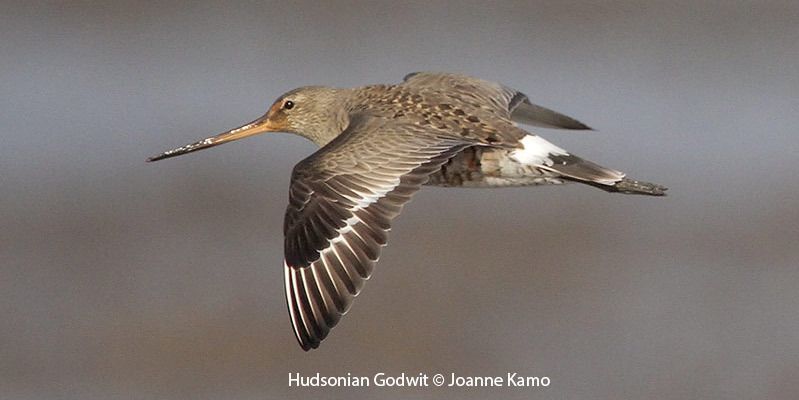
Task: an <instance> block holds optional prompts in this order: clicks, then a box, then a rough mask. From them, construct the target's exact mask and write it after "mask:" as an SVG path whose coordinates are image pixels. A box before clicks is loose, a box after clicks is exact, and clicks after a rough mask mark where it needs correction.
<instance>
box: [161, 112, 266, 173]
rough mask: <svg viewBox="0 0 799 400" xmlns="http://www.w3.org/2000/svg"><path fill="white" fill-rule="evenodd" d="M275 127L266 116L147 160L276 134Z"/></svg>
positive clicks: (175, 155)
mask: <svg viewBox="0 0 799 400" xmlns="http://www.w3.org/2000/svg"><path fill="white" fill-rule="evenodd" d="M275 128H276V127H274V126H273V124H272V123H271V122H270V121H269V119H268V118H267V116H266V115H264V116H263V117H261V118H258V119H256V120H255V121H252V122H250V123H249V124H246V125H243V126H240V127H238V128H236V129H231V130H229V131H227V132H222V133H220V134H218V135H216V136H211V137H209V138H206V139H203V140H200V141H198V142H194V143H190V144H187V145H185V146H182V147H178V148H176V149H172V150H168V151H165V152H163V153H161V154H159V155H157V156H153V157H150V158H148V159H147V162H153V161H158V160H163V159H165V158H171V157H177V156H180V155H183V154H186V153H191V152H192V151H197V150H203V149H207V148H209V147H214V146H218V145H220V144H222V143H227V142H232V141H234V140H238V139H241V138H245V137H247V136H252V135H257V134H259V133H264V132H274V131H276V130H277V129H275Z"/></svg>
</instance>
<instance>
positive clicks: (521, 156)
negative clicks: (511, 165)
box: [511, 135, 569, 166]
mask: <svg viewBox="0 0 799 400" xmlns="http://www.w3.org/2000/svg"><path fill="white" fill-rule="evenodd" d="M521 142H522V145H523V146H524V148H523V149H520V150H516V151H514V152H513V154H511V156H512V157H513V158H514V159H516V161H518V162H520V163H522V164H534V165H547V166H550V165H552V160H551V159H550V158H549V155H550V154H552V155H556V156H564V155H567V154H569V152H568V151H566V150H563V149H561V148H560V147H558V146H555V145H554V144H552V143H549V142H548V141H546V139H544V138H542V137H540V136H536V135H527V136H525V137H524V139H522V140H521Z"/></svg>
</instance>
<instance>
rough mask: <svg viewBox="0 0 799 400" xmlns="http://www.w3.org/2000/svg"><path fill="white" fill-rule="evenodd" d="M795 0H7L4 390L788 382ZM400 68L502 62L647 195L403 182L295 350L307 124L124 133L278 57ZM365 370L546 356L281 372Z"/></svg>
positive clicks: (308, 67)
mask: <svg viewBox="0 0 799 400" xmlns="http://www.w3.org/2000/svg"><path fill="white" fill-rule="evenodd" d="M797 21H799V3H797V2H795V1H715V2H708V1H700V2H697V1H648V2H639V1H557V2H536V1H518V2H483V1H477V2H437V1H434V2H427V1H424V2H344V1H337V2H316V1H307V2H294V1H278V2H249V3H246V2H239V3H235V4H233V3H227V2H209V3H198V2H91V1H72V2H50V3H47V2H18V3H12V2H8V1H5V2H3V12H2V14H0V37H2V41H0V133H2V146H0V187H1V188H2V195H0V227H2V229H0V320H1V321H2V322H1V323H0V398H3V399H41V398H50V399H112V398H124V399H154V398H162V399H178V398H191V399H218V398H226V399H260V398H299V397H307V396H313V397H315V398H341V397H348V398H354V399H359V398H373V397H375V396H380V397H383V398H401V397H406V396H413V397H415V398H448V397H454V398H485V397H486V396H488V395H492V396H494V395H497V396H501V397H504V398H520V399H521V398H530V397H533V398H542V399H550V398H551V399H562V398H569V399H578V398H593V399H619V398H652V399H684V398H725V399H729V398H771V399H795V398H797V397H799V290H797V289H799V247H798V246H797V238H798V237H799V209H798V208H797V203H798V202H799V180H797V177H796V171H797V161H799V160H797V151H799V138H797V134H798V133H797V127H799V113H797V110H799V24H797ZM417 70H444V71H456V72H463V73H468V74H471V75H475V76H479V77H482V78H486V79H492V80H496V81H500V82H503V83H505V84H508V85H510V86H513V87H516V88H519V89H520V90H522V91H524V92H525V93H527V94H528V95H529V96H530V98H531V99H533V101H534V102H536V103H539V104H542V105H544V106H547V107H551V108H554V109H556V110H559V111H562V112H564V113H566V114H568V115H571V116H574V117H576V118H578V119H580V120H581V121H584V122H586V123H587V124H589V125H591V126H592V127H594V128H596V129H597V130H598V132H587V133H579V132H565V131H547V130H538V131H537V132H539V133H541V134H542V135H543V136H545V137H547V138H548V139H550V140H551V141H553V142H555V143H557V144H559V145H561V146H562V147H565V148H567V149H569V150H571V151H573V152H574V153H577V154H579V155H582V156H584V157H586V158H588V159H591V160H593V161H596V162H599V163H601V164H605V165H607V166H610V167H614V168H618V169H620V170H623V171H626V172H628V173H629V174H630V176H631V177H634V178H639V179H643V180H651V181H653V182H658V183H662V184H665V185H666V186H669V187H670V189H671V190H670V191H669V196H668V197H666V198H649V197H640V196H622V195H611V194H607V193H605V192H602V191H599V190H596V189H594V188H590V187H587V186H581V185H571V186H563V187H545V188H519V189H503V190H457V189H442V188H427V189H425V190H423V191H421V192H420V193H419V194H418V195H417V196H416V198H415V200H414V201H413V202H412V203H411V204H410V205H409V206H408V207H406V209H405V212H404V213H403V215H402V216H401V217H400V218H399V219H398V220H397V222H396V224H395V226H394V231H393V233H392V238H391V245H390V246H389V247H388V248H387V249H386V250H385V251H384V253H383V257H382V259H381V262H380V264H379V265H378V268H377V270H376V272H375V275H374V276H373V278H372V279H371V280H370V281H369V283H368V284H367V285H366V287H365V289H364V292H363V293H362V294H361V295H360V296H359V298H358V300H357V301H356V302H355V304H354V306H353V308H352V310H351V311H350V313H349V314H348V315H347V317H346V318H345V319H343V320H342V323H341V324H340V325H339V326H338V327H337V328H336V329H335V330H334V332H333V333H332V335H331V336H330V337H329V338H328V340H326V341H325V342H324V343H323V344H322V346H321V348H320V349H318V350H316V351H312V352H309V353H305V352H302V351H301V350H300V348H299V347H298V346H297V344H296V342H295V339H294V337H293V334H292V331H291V328H290V325H289V321H288V316H287V312H286V306H285V300H284V297H283V276H282V240H283V239H282V219H283V212H284V210H285V206H286V201H287V187H288V180H289V175H290V172H291V169H292V167H293V166H294V164H295V163H296V162H297V161H299V160H300V159H302V158H304V157H306V156H307V155H309V154H310V153H311V152H313V151H315V148H314V145H313V144H311V143H310V142H307V141H305V140H303V139H301V138H299V137H293V136H290V135H268V136H261V137H255V138H250V139H247V140H244V141H239V142H236V143H233V144H228V145H225V146H223V147H219V148H215V149H212V150H208V151H203V152H200V153H196V154H192V155H188V156H184V157H180V158H177V159H171V160H166V161H162V162H159V163H156V164H147V163H145V162H144V160H145V158H146V157H148V156H151V155H154V154H156V153H159V152H161V151H163V150H166V149H169V148H172V147H176V146H178V145H183V144H185V143H188V142H190V141H194V140H196V139H200V138H204V137H206V136H209V135H212V134H215V133H218V132H221V131H223V130H227V129H229V128H232V127H235V126H238V125H240V124H242V123H244V122H247V121H250V120H252V119H254V118H255V117H258V116H260V115H261V114H262V113H264V112H265V111H266V109H267V107H268V106H269V105H270V104H271V102H272V101H273V100H274V98H275V97H277V96H278V95H280V94H281V93H283V92H284V91H286V90H289V89H291V88H294V87H297V86H302V85H308V84H326V85H333V86H341V87H349V86H358V85H362V84H367V83H384V82H397V81H399V80H400V79H401V78H402V76H404V75H405V74H406V73H409V72H412V71H417ZM477 233H480V234H481V235H480V236H476V234H477ZM486 235H487V236H488V238H489V239H486ZM381 371H382V372H386V373H388V374H399V373H401V372H406V373H408V374H418V373H419V372H424V373H428V374H433V373H438V372H441V373H449V372H455V373H458V374H463V375H480V376H483V375H504V374H505V373H506V372H519V373H520V374H521V375H532V376H548V377H550V379H551V382H552V383H551V385H550V386H549V387H548V388H541V389H507V388H501V389H497V388H493V389H478V390H467V389H451V388H450V389H447V388H441V389H435V388H427V389H407V388H406V389H385V388H375V387H371V388H365V389H346V388H345V389H340V388H339V389H313V388H289V387H288V374H289V373H290V372H299V373H302V374H304V375H312V374H315V373H317V372H319V373H321V374H322V375H332V376H340V375H346V373H351V374H353V375H366V376H372V375H374V374H375V373H377V372H381Z"/></svg>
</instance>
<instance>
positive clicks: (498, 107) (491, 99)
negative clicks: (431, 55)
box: [404, 72, 591, 130]
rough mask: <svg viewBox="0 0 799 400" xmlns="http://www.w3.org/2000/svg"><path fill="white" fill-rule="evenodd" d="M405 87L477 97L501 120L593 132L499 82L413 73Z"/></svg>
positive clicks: (461, 76)
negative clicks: (440, 90) (456, 92)
mask: <svg viewBox="0 0 799 400" xmlns="http://www.w3.org/2000/svg"><path fill="white" fill-rule="evenodd" d="M404 81H405V84H406V85H411V86H420V87H427V86H432V87H436V86H438V87H445V88H452V89H456V90H457V91H460V92H463V93H465V94H468V95H471V96H474V97H477V100H479V101H480V103H482V104H491V105H493V106H494V107H495V111H497V112H498V113H499V114H500V115H501V116H503V117H505V118H509V119H511V120H513V121H516V122H519V123H523V124H527V125H532V126H538V127H543V128H556V129H572V130H586V129H588V130H590V129H591V128H590V127H588V126H587V125H585V124H583V123H582V122H580V121H577V120H576V119H574V118H571V117H569V116H566V115H563V114H561V113H558V112H556V111H553V110H550V109H548V108H546V107H542V106H539V105H537V104H533V103H531V102H530V99H528V98H527V95H525V94H524V93H522V92H520V91H518V90H515V89H512V88H509V87H507V86H503V85H501V84H499V83H496V82H491V81H486V80H482V79H478V78H473V77H470V76H466V75H459V74H450V73H442V72H414V73H411V74H408V75H406V76H405V78H404Z"/></svg>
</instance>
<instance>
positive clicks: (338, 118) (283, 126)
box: [147, 86, 345, 162]
mask: <svg viewBox="0 0 799 400" xmlns="http://www.w3.org/2000/svg"><path fill="white" fill-rule="evenodd" d="M338 92H339V89H333V88H328V87H322V86H306V87H301V88H298V89H294V90H292V91H290V92H287V93H285V94H283V95H282V96H280V97H278V99H277V100H275V102H274V103H272V105H271V106H270V107H269V110H268V111H267V112H266V114H264V115H263V116H261V117H260V118H258V119H256V120H255V121H252V122H250V123H247V124H245V125H242V126H240V127H238V128H234V129H231V130H229V131H226V132H222V133H220V134H218V135H216V136H211V137H208V138H205V139H202V140H199V141H196V142H194V143H189V144H187V145H185V146H182V147H178V148H175V149H172V150H168V151H165V152H163V153H161V154H159V155H157V156H154V157H150V158H148V159H147V161H148V162H150V161H158V160H163V159H165V158H171V157H177V156H180V155H183V154H186V153H191V152H193V151H197V150H203V149H207V148H209V147H214V146H218V145H220V144H222V143H227V142H232V141H234V140H238V139H242V138H245V137H247V136H253V135H257V134H260V133H265V132H287V133H294V134H297V135H300V136H303V137H306V138H308V139H311V140H313V141H314V142H316V143H319V144H324V143H326V142H328V141H330V140H331V139H332V138H333V137H335V136H336V135H338V134H339V133H341V130H342V129H343V128H341V126H342V125H344V124H345V123H344V122H342V118H343V117H342V114H343V113H342V112H340V111H342V110H343V107H342V104H341V101H340V99H339V97H340V96H337V93H338Z"/></svg>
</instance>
